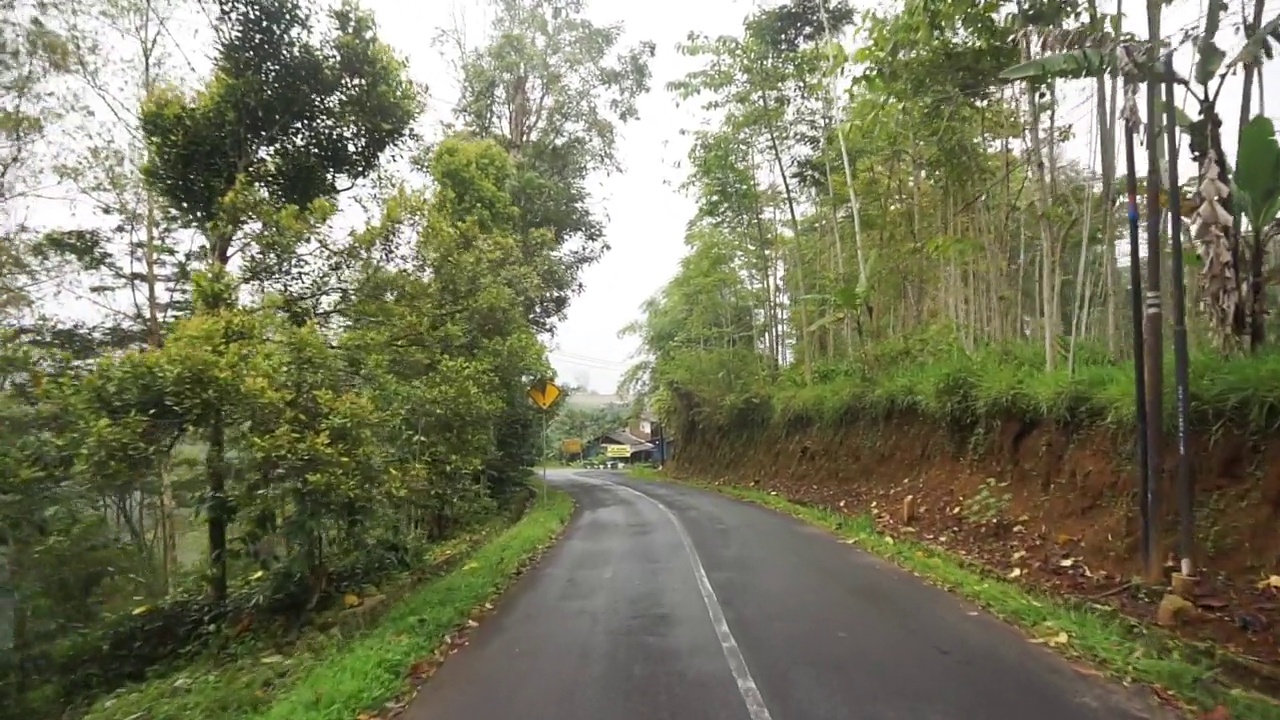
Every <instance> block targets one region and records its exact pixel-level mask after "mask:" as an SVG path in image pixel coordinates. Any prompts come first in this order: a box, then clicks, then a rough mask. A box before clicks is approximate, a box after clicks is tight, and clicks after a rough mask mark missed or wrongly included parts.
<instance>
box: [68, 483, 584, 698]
mask: <svg viewBox="0 0 1280 720" xmlns="http://www.w3.org/2000/svg"><path fill="white" fill-rule="evenodd" d="M573 507H574V505H573V500H572V499H571V498H570V497H569V496H568V495H566V494H564V493H562V492H558V491H555V490H550V491H548V492H547V493H546V495H545V497H544V498H542V499H534V500H533V501H532V502H531V503H530V504H529V508H528V510H527V511H526V512H525V514H524V516H523V517H522V518H521V519H520V520H519V521H517V522H516V523H515V524H514V525H503V524H501V523H495V524H494V525H491V526H488V528H487V529H486V530H485V531H482V532H477V533H474V534H471V535H468V536H465V537H463V538H459V539H457V540H456V541H453V542H450V543H445V544H442V545H441V546H440V548H439V550H438V552H437V553H436V557H437V558H439V562H440V563H443V562H445V561H446V558H447V557H462V558H464V559H463V561H462V562H460V563H459V564H458V566H457V567H455V568H454V569H453V570H452V571H450V572H448V573H446V574H444V575H442V576H439V577H437V578H434V579H432V580H429V581H427V582H426V584H423V585H419V586H417V587H412V588H406V589H404V592H402V593H401V595H400V597H399V598H398V599H390V600H389V601H388V605H389V607H388V608H387V609H386V613H385V614H384V615H382V616H381V617H379V618H377V619H372V618H371V619H370V620H369V622H361V623H354V624H353V623H346V624H338V625H336V626H335V627H333V628H331V629H329V630H328V631H327V632H319V631H316V632H312V633H308V634H305V635H304V636H303V637H302V638H301V639H300V640H299V642H298V643H297V644H296V645H295V646H294V647H293V648H291V649H290V650H289V651H288V653H287V655H285V654H281V653H280V652H277V651H275V650H273V649H272V648H271V647H270V646H266V645H263V644H245V645H244V646H242V647H239V648H238V649H237V650H236V654H235V656H234V657H232V658H230V659H228V658H227V657H225V656H224V657H221V658H206V659H203V660H198V661H196V663H195V664H193V665H191V666H189V667H187V668H185V669H183V670H181V671H179V672H177V673H174V674H170V675H167V676H164V677H157V678H154V679H152V680H149V681H147V682H145V683H142V684H140V685H137V686H134V687H132V688H129V689H127V690H125V691H124V692H122V693H117V694H115V695H113V696H112V697H110V698H107V699H106V700H104V701H102V702H100V703H98V704H97V705H96V706H95V708H94V709H93V710H92V711H90V712H89V713H88V715H86V716H85V719H84V720H189V719H190V718H243V719H244V720H284V719H285V718H288V719H289V720H351V719H352V718H355V717H357V716H358V715H359V714H360V713H362V712H365V711H370V710H376V709H377V708H378V707H380V706H381V705H383V704H384V703H386V702H387V701H389V700H392V699H394V698H395V697H396V696H397V695H399V694H400V693H401V692H402V691H404V690H406V689H407V687H408V684H407V680H406V678H407V674H408V671H409V668H410V667H411V666H413V665H414V663H415V662H418V661H420V660H424V659H426V658H428V657H429V656H431V655H432V653H434V652H435V651H436V650H437V649H438V648H439V647H440V646H441V645H442V644H443V643H444V642H445V638H446V636H447V635H449V634H450V633H452V632H453V631H455V630H457V629H459V628H461V627H463V626H464V625H465V624H466V622H467V620H468V618H469V617H470V614H471V612H472V610H473V609H474V608H476V607H478V606H481V605H483V604H484V603H486V602H488V601H491V600H493V599H494V598H495V597H496V596H497V595H499V594H500V593H501V592H502V591H503V590H505V589H506V588H507V587H508V586H509V585H510V584H511V583H512V582H513V581H514V580H515V578H516V577H517V576H518V575H519V573H520V570H521V569H522V568H524V567H526V566H527V565H528V564H529V563H530V562H532V561H534V560H535V559H536V558H537V557H538V556H539V555H540V554H541V552H542V551H543V550H545V549H546V548H547V547H549V546H550V545H551V544H552V543H553V542H554V541H555V540H556V538H558V537H559V535H560V532H561V530H562V529H563V528H564V527H565V525H566V524H567V522H568V520H569V517H570V516H571V515H572V513H573ZM433 564H434V563H433ZM388 595H389V597H390V596H391V593H388Z"/></svg>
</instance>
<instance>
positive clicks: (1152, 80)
mask: <svg viewBox="0 0 1280 720" xmlns="http://www.w3.org/2000/svg"><path fill="white" fill-rule="evenodd" d="M1161 2H1162V0H1147V34H1148V38H1147V39H1148V42H1149V43H1150V45H1149V49H1148V53H1147V57H1146V58H1144V60H1145V62H1144V66H1145V69H1146V75H1147V292H1146V308H1145V312H1144V313H1143V327H1142V339H1143V343H1144V345H1145V352H1144V353H1143V361H1144V363H1145V364H1146V381H1147V382H1146V386H1147V387H1146V393H1147V497H1146V503H1147V519H1148V522H1149V523H1150V532H1149V534H1148V536H1147V554H1146V560H1147V563H1146V568H1145V575H1146V579H1147V581H1148V582H1151V583H1155V582H1158V581H1160V579H1161V563H1160V478H1161V475H1162V474H1163V473H1162V472H1161V470H1162V468H1161V457H1160V455H1161V453H1160V449H1161V444H1162V443H1163V441H1164V438H1163V432H1162V431H1163V418H1164V408H1163V401H1164V395H1163V392H1164V327H1163V325H1164V315H1163V312H1162V310H1161V307H1160V231H1161V227H1160V225H1161V222H1160V221H1161V219H1162V218H1161V212H1162V211H1161V209H1160V182H1161V177H1160V147H1159V145H1158V144H1157V143H1158V138H1159V127H1160V123H1159V117H1160V113H1159V103H1160V91H1161V87H1160V74H1159V70H1158V68H1159V65H1160V63H1159V61H1160V57H1159V55H1157V51H1158V49H1159V43H1160V9H1161V8H1160V6H1161Z"/></svg>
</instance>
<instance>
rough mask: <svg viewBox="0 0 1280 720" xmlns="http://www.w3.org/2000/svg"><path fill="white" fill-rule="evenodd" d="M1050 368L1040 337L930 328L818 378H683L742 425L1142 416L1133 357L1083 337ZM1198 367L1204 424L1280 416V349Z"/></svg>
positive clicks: (1195, 385)
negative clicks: (1024, 339) (737, 382)
mask: <svg viewBox="0 0 1280 720" xmlns="http://www.w3.org/2000/svg"><path fill="white" fill-rule="evenodd" d="M1165 360H1166V363H1165V365H1166V367H1165V378H1166V382H1165V383H1164V392H1165V407H1166V408H1167V409H1168V410H1169V412H1167V413H1166V414H1165V420H1166V422H1167V424H1168V426H1169V427H1170V428H1171V429H1172V428H1173V427H1174V426H1175V424H1176V417H1175V415H1174V413H1173V412H1172V408H1173V407H1174V404H1173V403H1174V393H1175V388H1174V386H1173V358H1172V353H1166V354H1165ZM1044 368H1045V363H1044V355H1043V349H1042V348H1039V347H1036V346H1034V345H1033V344H1031V343H1026V344H1010V345H1000V346H988V347H983V348H978V349H976V350H973V351H967V350H965V349H964V348H962V347H960V346H959V345H958V344H956V343H955V341H954V340H953V339H951V338H949V337H938V336H936V335H934V336H930V335H927V334H925V335H921V336H915V337H906V338H897V339H894V340H891V341H887V342H885V343H882V344H880V345H877V346H875V347H873V348H868V349H867V350H866V351H865V352H863V353H860V354H859V355H858V356H857V357H856V358H853V359H851V360H849V361H845V362H839V363H829V364H826V365H820V366H818V367H815V368H814V373H813V381H812V382H806V381H805V380H804V378H803V377H802V376H801V375H800V372H799V370H798V369H796V368H790V369H788V370H787V371H785V372H784V373H783V374H782V376H781V377H779V378H777V380H776V381H775V382H771V383H770V384H769V386H768V389H767V390H766V391H765V392H764V393H763V394H760V393H756V394H752V395H750V396H747V395H742V394H740V393H739V394H733V393H729V394H726V391H724V390H723V389H722V388H718V387H716V386H715V383H713V382H712V381H711V380H710V379H706V378H702V377H701V376H699V377H698V378H690V379H689V382H688V383H687V384H686V385H685V386H684V389H685V390H687V391H691V392H692V393H693V396H695V397H696V398H697V406H698V407H700V408H702V409H703V410H704V411H706V412H707V413H708V415H707V417H706V419H705V420H707V421H710V422H711V423H712V424H715V425H718V426H723V427H730V426H734V427H736V425H735V424H734V418H737V417H739V416H741V415H743V413H744V412H746V411H747V410H750V413H748V414H750V415H752V416H753V417H764V418H771V419H772V420H773V421H774V422H778V423H784V424H792V423H801V424H813V425H839V424H842V423H843V422H844V421H846V420H847V419H849V418H877V417H886V416H892V415H898V414H904V413H914V414H918V415H921V416H924V417H927V418H930V419H933V420H936V421H939V422H941V423H944V424H948V425H962V426H972V425H974V424H976V423H981V422H983V421H986V420H993V419H1004V418H1025V419H1028V420H1054V421H1058V422H1064V423H1082V424H1090V425H1104V426H1109V427H1113V428H1117V429H1130V428H1132V427H1134V425H1135V423H1136V419H1135V407H1134V389H1133V365H1132V362H1131V361H1129V360H1127V359H1126V360H1121V361H1117V360H1114V359H1113V358H1111V357H1110V356H1108V355H1107V354H1106V353H1105V352H1103V351H1101V350H1099V349H1098V348H1094V347H1090V346H1088V345H1082V346H1080V347H1078V348H1077V358H1076V366H1075V369H1074V372H1068V371H1067V369H1066V361H1065V358H1060V359H1059V362H1058V363H1057V368H1056V369H1055V370H1054V371H1053V372H1046V371H1045V369H1044ZM1190 375H1191V383H1190V401H1191V410H1192V414H1193V420H1194V421H1195V423H1196V424H1197V425H1200V426H1202V427H1203V426H1206V425H1208V426H1216V425H1218V424H1220V423H1224V422H1225V423H1229V424H1231V425H1234V426H1236V427H1239V428H1241V429H1247V430H1251V431H1257V432H1270V431H1273V430H1276V429H1277V428H1278V427H1280V349H1266V350H1264V351H1262V352H1260V353H1258V354H1256V355H1249V356H1226V357H1224V356H1222V355H1219V354H1217V353H1212V352H1206V353H1203V354H1198V355H1195V356H1193V357H1192V361H1191V367H1190ZM761 403H764V405H765V406H766V407H764V408H763V410H762V409H761V408H760V407H758V406H759V405H760V404H761ZM748 405H750V406H751V407H750V408H748V407H747V406H748ZM704 422H705V421H704Z"/></svg>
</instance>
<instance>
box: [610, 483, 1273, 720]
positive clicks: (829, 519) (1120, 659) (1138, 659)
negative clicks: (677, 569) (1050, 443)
mask: <svg viewBox="0 0 1280 720" xmlns="http://www.w3.org/2000/svg"><path fill="white" fill-rule="evenodd" d="M632 475H633V476H634V477H638V478H648V479H658V478H661V479H667V478H666V476H665V475H662V474H660V473H657V472H656V471H649V472H633V473H632ZM676 482H680V483H682V484H686V485H692V486H695V487H699V488H702V489H705V490H710V491H713V492H719V493H721V494H724V495H728V496H730V497H734V498H737V499H740V500H745V501H748V502H752V503H755V504H757V505H762V506H764V507H768V508H770V509H772V510H776V511H778V512H782V513H785V514H787V515H790V516H792V517H795V518H797V519H800V520H803V521H805V522H807V523H810V524H812V525H816V526H818V527H821V528H824V529H826V530H828V531H830V532H831V533H833V534H835V535H837V536H839V537H841V538H843V539H844V540H845V541H847V542H849V543H850V544H853V545H856V546H858V547H860V548H862V549H864V550H867V551H869V552H871V553H873V554H875V555H878V556H880V557H882V558H885V559H887V560H890V561H892V562H894V563H895V564H897V565H899V566H900V567H902V568H904V569H906V570H908V571H910V572H911V573H913V574H915V575H917V576H919V577H921V578H922V579H924V580H926V581H928V582H930V583H931V584H933V585H936V586H938V587H941V588H943V589H945V590H948V591H951V592H954V593H956V594H958V595H960V596H962V597H964V598H966V599H968V600H970V601H972V602H974V603H975V604H977V605H979V606H981V607H983V608H984V609H986V610H987V611H988V612H990V613H991V614H993V615H995V616H996V617H998V618H1000V619H1001V620H1004V621H1005V622H1008V623H1011V624H1013V625H1015V626H1018V627H1019V628H1021V629H1022V630H1023V631H1024V632H1025V633H1026V634H1027V635H1029V636H1030V637H1031V641H1032V642H1035V643H1038V644H1044V645H1046V646H1048V647H1051V648H1053V649H1054V650H1056V651H1057V652H1059V653H1060V654H1063V655H1066V656H1068V657H1072V658H1078V659H1080V660H1083V661H1086V662H1088V663H1089V664H1091V665H1093V666H1095V667H1097V668H1098V669H1099V670H1102V671H1105V672H1106V673H1107V674H1109V675H1111V676H1112V677H1114V678H1115V679H1117V680H1120V681H1122V682H1126V683H1133V682H1137V683H1142V684H1146V685H1151V686H1154V687H1156V688H1159V689H1160V690H1161V691H1163V692H1164V693H1166V694H1168V695H1171V696H1172V697H1174V698H1175V699H1176V700H1177V701H1179V702H1181V703H1183V704H1184V705H1186V706H1187V707H1189V708H1193V709H1197V710H1201V711H1208V710H1212V709H1214V708H1216V707H1217V706H1219V705H1221V706H1224V707H1225V708H1226V709H1227V710H1228V711H1229V713H1230V717H1231V718H1232V720H1280V704H1277V703H1276V702H1275V701H1273V700H1272V699H1270V698H1267V697H1265V696H1263V695H1260V694H1257V693H1255V692H1252V691H1249V690H1246V689H1243V688H1240V687H1237V686H1233V685H1231V684H1230V683H1228V682H1227V681H1226V680H1225V678H1224V677H1223V671H1222V663H1221V662H1220V661H1219V658H1220V657H1221V654H1220V653H1219V652H1218V651H1216V650H1215V649H1214V648H1212V647H1211V646H1208V645H1198V644H1192V643H1187V642H1185V641H1182V640H1180V639H1178V638H1176V637H1175V636H1173V634H1172V633H1169V632H1166V631H1164V630H1162V629H1160V628H1155V627H1150V626H1146V625H1143V624H1141V623H1138V622H1136V621H1134V620H1132V619H1130V618H1127V617H1125V616H1123V615H1121V614H1120V613H1119V612H1118V611H1116V610H1115V609H1114V608H1111V607H1110V606H1107V605H1102V604H1097V603H1085V602H1083V601H1077V600H1073V599H1070V598H1064V597H1061V596H1055V595H1049V594H1047V593H1043V592H1038V591H1035V590H1032V589H1029V588H1026V587H1024V586H1021V585H1018V584H1016V583H1013V582H1010V581H1008V580H1007V579H1004V578H1002V577H999V576H997V575H994V574H993V573H991V572H990V571H988V570H987V569H986V568H983V567H981V566H980V565H977V564H976V563H972V562H969V561H967V560H964V559H962V558H960V557H958V556H956V555H954V554H952V553H949V552H946V551H945V550H941V549H939V548H936V547H932V546H929V545H926V544H924V543H921V542H918V541H915V540H899V539H895V538H892V537H890V536H888V535H884V534H882V533H881V532H879V531H878V530H877V529H876V526H875V522H874V521H873V520H872V519H871V517H870V516H866V515H861V516H850V515H845V514H843V513H839V512H835V511H831V510H826V509H824V508H817V507H812V506H808V505H801V504H798V503H795V502H791V501H790V500H787V499H786V498H783V497H781V496H778V495H773V494H770V493H768V492H764V491H761V490H755V489H751V488H743V487H735V486H732V485H713V484H710V483H703V482H696V481H688V480H676Z"/></svg>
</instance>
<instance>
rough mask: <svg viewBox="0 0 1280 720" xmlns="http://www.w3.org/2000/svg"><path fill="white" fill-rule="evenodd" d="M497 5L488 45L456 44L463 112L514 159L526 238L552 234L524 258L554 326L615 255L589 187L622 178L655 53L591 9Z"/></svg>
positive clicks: (540, 2) (538, 2)
mask: <svg viewBox="0 0 1280 720" xmlns="http://www.w3.org/2000/svg"><path fill="white" fill-rule="evenodd" d="M490 4H491V6H492V7H493V8H494V10H495V11H496V16H495V18H494V20H493V24H492V27H491V28H490V32H491V39H490V40H489V42H488V43H487V44H486V45H484V46H483V47H479V48H470V47H467V46H466V45H465V44H463V43H462V41H461V39H460V38H453V39H454V41H455V44H456V45H457V46H458V52H459V55H460V58H459V62H458V65H459V68H460V70H461V75H462V77H461V84H462V94H461V98H460V100H459V103H458V106H457V108H456V109H455V114H456V116H457V119H458V121H459V122H460V123H461V125H462V126H463V127H464V128H466V129H467V130H469V131H471V132H473V133H475V134H476V135H478V136H480V137H483V138H492V139H494V140H495V141H497V142H498V143H499V144H500V145H501V146H502V147H504V148H505V149H506V150H507V151H508V152H510V153H511V155H512V157H513V158H514V159H515V161H516V169H517V174H516V177H515V178H514V179H513V181H512V188H513V190H512V192H513V196H514V197H515V200H516V206H517V208H519V210H520V224H521V225H520V229H521V230H522V231H523V232H525V233H526V234H527V233H529V231H532V230H534V229H538V228H549V229H551V231H552V233H551V235H550V236H549V237H547V239H546V241H547V242H549V243H550V245H548V246H545V247H537V246H533V245H531V244H530V245H528V247H527V255H526V258H525V262H526V263H528V264H530V266H531V267H533V268H535V269H536V271H537V272H538V273H539V274H540V275H542V277H543V278H544V281H543V283H542V284H543V286H544V287H545V288H546V291H545V295H543V296H541V297H538V298H535V299H533V301H532V302H531V304H530V305H529V306H528V307H527V311H528V312H529V314H530V316H531V317H534V318H535V319H536V321H537V322H538V323H539V325H540V327H541V328H543V329H547V328H549V327H550V323H551V321H552V320H553V319H554V318H557V317H559V316H560V315H561V314H562V313H563V312H564V311H565V309H566V308H567V307H568V302H569V298H570V297H571V296H572V295H573V293H574V292H576V291H577V289H578V287H579V285H578V283H579V279H578V278H579V273H580V272H581V271H582V269H583V268H585V267H586V266H587V265H589V264H591V263H593V262H595V261H596V260H597V259H598V258H599V257H600V254H601V253H603V252H604V251H605V250H606V249H607V244H606V241H605V237H604V225H603V223H602V221H601V218H600V217H598V216H597V214H596V213H595V212H594V211H593V210H592V208H591V206H590V190H589V189H588V188H589V187H590V182H589V179H590V178H591V176H592V175H593V174H596V173H612V172H616V171H617V170H619V169H620V165H619V161H618V157H617V135H618V132H619V129H620V128H621V126H622V125H624V124H626V123H628V122H630V121H632V120H634V119H635V118H636V117H637V116H638V111H637V107H636V102H637V100H638V99H639V97H640V96H641V95H643V94H644V93H645V92H646V91H647V90H648V89H649V65H648V61H649V58H651V57H653V54H654V50H655V48H654V45H653V43H652V42H641V43H639V44H637V45H635V46H631V47H620V46H619V43H620V41H621V39H622V34H623V27H622V26H621V25H619V24H614V25H596V24H595V23H592V22H591V21H590V20H588V19H586V18H585V17H584V8H585V6H584V3H583V2H582V0H492V2H491V3H490ZM531 242H532V240H531V239H530V240H526V243H531ZM548 250H550V251H552V253H553V254H550V255H549V254H548V252H547V251H548ZM544 258H556V259H555V261H549V260H546V259H544Z"/></svg>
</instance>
